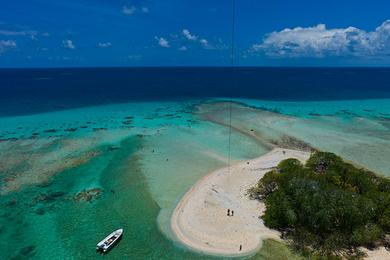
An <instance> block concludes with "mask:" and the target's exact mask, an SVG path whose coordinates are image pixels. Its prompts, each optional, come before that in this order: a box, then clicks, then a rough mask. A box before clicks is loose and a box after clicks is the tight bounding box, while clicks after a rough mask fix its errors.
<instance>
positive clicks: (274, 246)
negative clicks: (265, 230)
mask: <svg viewBox="0 0 390 260" xmlns="http://www.w3.org/2000/svg"><path fill="white" fill-rule="evenodd" d="M250 259H251V260H267V259H272V260H304V259H305V258H304V257H303V256H301V255H299V254H298V253H296V252H294V251H293V250H291V249H290V248H289V247H288V246H287V245H285V244H284V243H282V242H278V241H276V240H273V239H266V240H264V241H263V245H262V247H261V249H260V251H259V252H257V254H256V255H255V256H253V257H251V258H250Z"/></svg>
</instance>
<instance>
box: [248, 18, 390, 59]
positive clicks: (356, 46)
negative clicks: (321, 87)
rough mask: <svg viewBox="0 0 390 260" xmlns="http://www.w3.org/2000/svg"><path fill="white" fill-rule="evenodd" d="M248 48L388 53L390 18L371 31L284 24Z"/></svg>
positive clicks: (282, 52)
mask: <svg viewBox="0 0 390 260" xmlns="http://www.w3.org/2000/svg"><path fill="white" fill-rule="evenodd" d="M251 50H252V51H253V52H257V53H262V54H265V55H266V56H270V57H327V56H362V57H369V56H388V55H390V20H387V21H385V22H384V23H382V24H381V25H380V26H379V27H377V28H376V29H375V30H374V31H370V32H367V31H365V30H361V29H359V28H355V27H348V28H336V29H328V28H327V27H326V26H325V24H319V25H317V26H314V27H296V28H293V29H290V28H286V29H284V30H281V31H277V32H272V33H270V34H268V35H266V36H265V37H264V39H263V40H262V42H261V43H258V44H254V45H253V46H252V48H251Z"/></svg>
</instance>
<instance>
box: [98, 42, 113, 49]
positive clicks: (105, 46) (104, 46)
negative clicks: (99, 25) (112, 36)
mask: <svg viewBox="0 0 390 260" xmlns="http://www.w3.org/2000/svg"><path fill="white" fill-rule="evenodd" d="M111 46H112V44H111V42H99V43H98V47H100V48H109V47H111Z"/></svg>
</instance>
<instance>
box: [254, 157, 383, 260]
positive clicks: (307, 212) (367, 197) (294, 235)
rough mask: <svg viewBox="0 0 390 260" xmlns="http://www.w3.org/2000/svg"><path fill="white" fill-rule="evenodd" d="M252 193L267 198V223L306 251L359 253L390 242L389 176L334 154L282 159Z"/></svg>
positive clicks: (341, 254) (343, 254) (329, 254)
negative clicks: (300, 159)
mask: <svg viewBox="0 0 390 260" xmlns="http://www.w3.org/2000/svg"><path fill="white" fill-rule="evenodd" d="M249 194H250V196H251V197H252V198H255V199H258V200H261V201H264V202H265V205H266V210H265V212H264V215H263V217H262V218H263V220H264V223H265V225H266V226H267V227H269V228H272V229H277V230H279V231H280V232H281V234H282V237H283V238H285V239H288V241H291V244H292V245H293V246H294V247H295V248H296V249H299V251H301V252H304V253H306V254H312V255H315V256H323V257H324V256H325V257H340V258H341V257H344V258H351V257H357V258H360V257H363V256H364V253H363V251H362V250H361V247H367V248H376V247H379V246H385V247H389V246H390V236H389V233H390V180H389V179H386V178H382V177H379V176H377V175H375V174H374V173H372V172H370V171H367V170H364V169H358V168H356V167H355V166H353V165H351V164H349V163H346V162H344V161H343V160H342V159H341V158H340V157H338V156H336V155H335V154H332V153H326V152H316V153H314V154H313V155H311V157H310V158H309V159H308V161H307V162H306V164H302V163H301V162H300V161H299V160H296V159H287V160H284V161H282V162H281V163H279V164H278V166H277V168H276V169H274V170H271V171H269V172H267V173H266V174H265V175H264V177H263V178H262V179H261V180H260V181H259V182H258V184H257V185H256V186H255V187H252V188H250V189H249Z"/></svg>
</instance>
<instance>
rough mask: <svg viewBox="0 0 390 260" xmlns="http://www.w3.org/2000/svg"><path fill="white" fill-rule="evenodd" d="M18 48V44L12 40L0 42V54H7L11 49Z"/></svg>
mask: <svg viewBox="0 0 390 260" xmlns="http://www.w3.org/2000/svg"><path fill="white" fill-rule="evenodd" d="M12 48H16V42H15V41H12V40H1V41H0V54H1V53H4V52H6V51H7V50H9V49H12Z"/></svg>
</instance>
